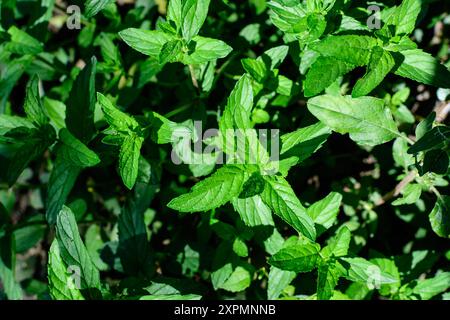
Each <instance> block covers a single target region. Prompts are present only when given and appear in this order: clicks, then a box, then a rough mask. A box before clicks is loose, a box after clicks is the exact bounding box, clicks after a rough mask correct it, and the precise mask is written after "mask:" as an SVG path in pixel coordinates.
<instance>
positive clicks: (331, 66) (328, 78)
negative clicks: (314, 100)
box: [303, 56, 356, 97]
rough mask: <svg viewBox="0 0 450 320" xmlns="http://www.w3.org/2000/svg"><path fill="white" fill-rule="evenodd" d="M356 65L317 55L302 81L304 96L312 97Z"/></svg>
mask: <svg viewBox="0 0 450 320" xmlns="http://www.w3.org/2000/svg"><path fill="white" fill-rule="evenodd" d="M355 68H356V66H355V65H353V64H350V63H347V62H345V61H341V60H338V59H336V58H334V57H322V56H321V57H319V58H317V60H316V61H315V62H314V63H313V64H312V65H311V67H310V69H309V71H308V73H307V74H306V79H305V81H304V83H303V88H304V95H305V97H312V96H315V95H317V94H319V93H321V92H322V91H323V90H325V89H326V88H328V87H329V86H331V85H332V84H333V83H334V82H335V81H336V79H338V78H339V77H341V76H343V75H345V74H347V73H348V72H350V71H352V70H353V69H355Z"/></svg>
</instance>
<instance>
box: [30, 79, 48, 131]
mask: <svg viewBox="0 0 450 320" xmlns="http://www.w3.org/2000/svg"><path fill="white" fill-rule="evenodd" d="M24 109H25V113H26V114H27V117H28V119H30V120H31V121H33V122H34V123H36V124H38V125H43V124H46V123H48V118H47V115H46V114H45V112H44V108H43V106H42V102H41V97H40V95H39V78H38V77H37V76H33V77H32V78H31V80H30V82H29V83H28V85H27V92H26V95H25V104H24Z"/></svg>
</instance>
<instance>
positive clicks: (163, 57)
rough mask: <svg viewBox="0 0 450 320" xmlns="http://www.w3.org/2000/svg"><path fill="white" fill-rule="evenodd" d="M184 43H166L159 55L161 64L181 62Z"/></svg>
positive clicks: (172, 41)
mask: <svg viewBox="0 0 450 320" xmlns="http://www.w3.org/2000/svg"><path fill="white" fill-rule="evenodd" d="M182 48H183V43H182V42H181V40H178V39H177V40H171V41H168V42H166V43H165V44H164V45H163V46H162V48H161V52H160V53H159V63H160V64H164V63H167V62H175V61H179V60H180V58H181V54H182Z"/></svg>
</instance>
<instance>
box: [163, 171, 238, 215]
mask: <svg viewBox="0 0 450 320" xmlns="http://www.w3.org/2000/svg"><path fill="white" fill-rule="evenodd" d="M246 179H247V174H246V172H245V171H243V170H242V169H240V168H238V167H236V166H231V165H227V166H224V167H222V168H220V169H218V170H217V171H216V172H215V173H214V174H213V175H211V176H210V177H208V178H206V179H204V180H202V181H200V182H198V183H197V184H196V185H195V186H194V187H192V189H191V191H190V192H189V193H187V194H183V195H181V196H179V197H177V198H175V199H173V200H172V201H170V202H169V203H168V204H167V206H168V207H169V208H171V209H174V210H178V211H180V212H198V211H208V210H211V209H214V208H217V207H219V206H221V205H223V204H225V203H227V202H228V201H230V200H232V199H233V198H234V197H237V196H238V195H239V194H240V193H241V191H242V186H243V185H244V183H245V181H246Z"/></svg>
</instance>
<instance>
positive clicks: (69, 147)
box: [59, 128, 100, 168]
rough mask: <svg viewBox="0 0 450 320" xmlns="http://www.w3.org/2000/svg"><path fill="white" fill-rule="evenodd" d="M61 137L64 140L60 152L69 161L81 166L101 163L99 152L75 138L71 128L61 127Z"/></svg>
mask: <svg viewBox="0 0 450 320" xmlns="http://www.w3.org/2000/svg"><path fill="white" fill-rule="evenodd" d="M59 138H60V140H61V142H62V147H61V150H60V151H59V154H60V155H61V157H62V158H63V159H64V160H65V161H67V162H68V163H70V164H72V165H74V166H78V167H81V168H85V167H93V166H96V165H97V164H99V163H100V158H99V157H98V156H97V154H96V153H95V152H94V151H92V150H90V149H89V148H88V147H86V145H84V144H83V143H82V142H81V141H80V140H78V139H77V138H75V137H74V136H73V135H72V134H71V133H70V132H69V130H67V129H65V128H63V129H61V131H60V132H59Z"/></svg>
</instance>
